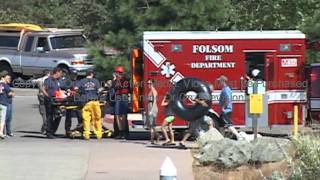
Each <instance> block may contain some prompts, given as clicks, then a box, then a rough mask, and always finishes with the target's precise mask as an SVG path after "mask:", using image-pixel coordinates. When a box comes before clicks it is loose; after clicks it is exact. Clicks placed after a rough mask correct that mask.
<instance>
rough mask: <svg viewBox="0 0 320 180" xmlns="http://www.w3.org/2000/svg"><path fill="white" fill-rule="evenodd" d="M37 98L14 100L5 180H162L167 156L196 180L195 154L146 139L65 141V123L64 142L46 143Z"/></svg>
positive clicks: (0, 172)
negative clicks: (11, 134)
mask: <svg viewBox="0 0 320 180" xmlns="http://www.w3.org/2000/svg"><path fill="white" fill-rule="evenodd" d="M35 93H36V90H21V89H20V90H18V97H16V98H15V100H14V108H15V109H14V122H13V123H14V127H13V129H14V133H15V137H13V138H7V139H5V140H2V141H0V179H1V180H16V179H21V180H22V179H23V180H28V179H30V180H37V179H39V180H44V179H46V180H50V179H54V180H60V179H61V180H73V179H88V180H91V179H92V180H95V179H125V180H131V179H132V180H134V179H139V180H141V179H147V180H152V179H159V169H160V167H161V164H162V162H163V161H164V159H165V157H166V156H169V157H170V158H171V159H172V161H173V163H174V164H175V166H176V167H177V171H178V179H183V180H188V179H193V174H192V157H191V154H190V151H189V150H180V149H163V148H154V147H150V146H148V144H146V143H147V141H146V139H144V140H130V141H120V140H114V139H103V140H100V141H99V140H96V139H91V140H90V141H84V140H80V139H76V140H70V139H67V138H63V134H64V131H63V129H64V126H63V125H64V122H63V121H62V123H61V124H60V128H59V130H58V134H60V135H61V138H59V139H54V140H48V139H46V138H44V137H43V135H41V134H39V130H40V126H41V118H40V115H39V114H38V109H37V99H36V96H35ZM145 136H146V134H144V133H142V134H139V135H138V137H145Z"/></svg>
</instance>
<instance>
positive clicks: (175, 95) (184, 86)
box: [169, 78, 212, 121]
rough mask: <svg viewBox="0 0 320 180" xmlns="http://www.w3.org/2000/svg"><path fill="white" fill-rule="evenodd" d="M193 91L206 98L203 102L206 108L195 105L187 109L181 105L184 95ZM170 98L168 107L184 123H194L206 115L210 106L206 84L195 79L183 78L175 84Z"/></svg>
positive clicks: (209, 94)
mask: <svg viewBox="0 0 320 180" xmlns="http://www.w3.org/2000/svg"><path fill="white" fill-rule="evenodd" d="M189 91H194V92H195V93H197V94H199V93H202V95H203V96H204V97H206V99H205V101H206V103H207V104H208V105H209V106H208V107H204V106H202V105H200V104H196V105H194V106H191V107H187V106H185V105H184V104H183V102H182V100H183V97H184V95H185V94H186V93H187V92H189ZM170 94H171V96H172V97H171V98H170V103H169V105H170V106H171V108H172V110H173V112H174V113H175V115H177V116H179V117H180V118H182V119H184V120H186V121H194V120H197V119H199V118H201V117H203V116H204V115H205V114H207V112H208V109H209V108H210V107H211V104H212V97H211V90H210V88H209V86H208V85H207V83H205V82H203V81H201V80H199V79H196V78H184V79H182V80H180V81H179V82H177V84H176V85H175V86H174V88H173V89H172V91H171V92H170Z"/></svg>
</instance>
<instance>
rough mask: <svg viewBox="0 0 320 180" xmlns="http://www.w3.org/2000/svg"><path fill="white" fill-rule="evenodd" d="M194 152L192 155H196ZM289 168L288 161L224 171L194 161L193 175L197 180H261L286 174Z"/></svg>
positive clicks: (194, 151) (195, 151)
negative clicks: (276, 173) (280, 173)
mask: <svg viewBox="0 0 320 180" xmlns="http://www.w3.org/2000/svg"><path fill="white" fill-rule="evenodd" d="M196 153H197V150H193V153H192V154H196ZM287 168H288V165H287V162H286V160H283V161H280V162H275V163H266V164H259V165H257V164H255V165H249V164H248V165H244V166H240V167H238V168H234V169H222V168H220V167H217V166H215V165H210V166H202V165H200V163H199V162H198V161H197V160H196V159H194V162H193V173H194V178H195V180H212V179H214V180H242V179H243V180H259V179H265V178H267V177H270V176H271V174H272V172H273V171H275V170H277V171H279V172H286V170H287Z"/></svg>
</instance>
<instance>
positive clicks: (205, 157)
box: [199, 138, 234, 165]
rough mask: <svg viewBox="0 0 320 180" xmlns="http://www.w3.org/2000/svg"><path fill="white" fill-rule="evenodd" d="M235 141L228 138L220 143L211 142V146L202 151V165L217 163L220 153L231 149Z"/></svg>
mask: <svg viewBox="0 0 320 180" xmlns="http://www.w3.org/2000/svg"><path fill="white" fill-rule="evenodd" d="M233 141H234V140H230V139H227V138H226V139H222V140H220V141H210V144H209V143H208V144H207V145H205V147H203V148H202V149H200V158H199V161H200V163H201V164H204V165H208V164H211V163H216V162H217V159H218V158H219V155H220V152H221V151H222V150H223V149H225V148H227V147H231V146H232V145H233Z"/></svg>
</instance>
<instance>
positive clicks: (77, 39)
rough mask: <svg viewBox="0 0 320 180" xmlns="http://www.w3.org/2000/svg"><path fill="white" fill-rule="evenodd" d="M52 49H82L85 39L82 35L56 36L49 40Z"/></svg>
mask: <svg viewBox="0 0 320 180" xmlns="http://www.w3.org/2000/svg"><path fill="white" fill-rule="evenodd" d="M50 41H51V46H52V48H53V49H67V48H82V47H84V46H85V43H86V39H85V38H84V37H83V36H82V35H70V36H57V37H52V38H50Z"/></svg>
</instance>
